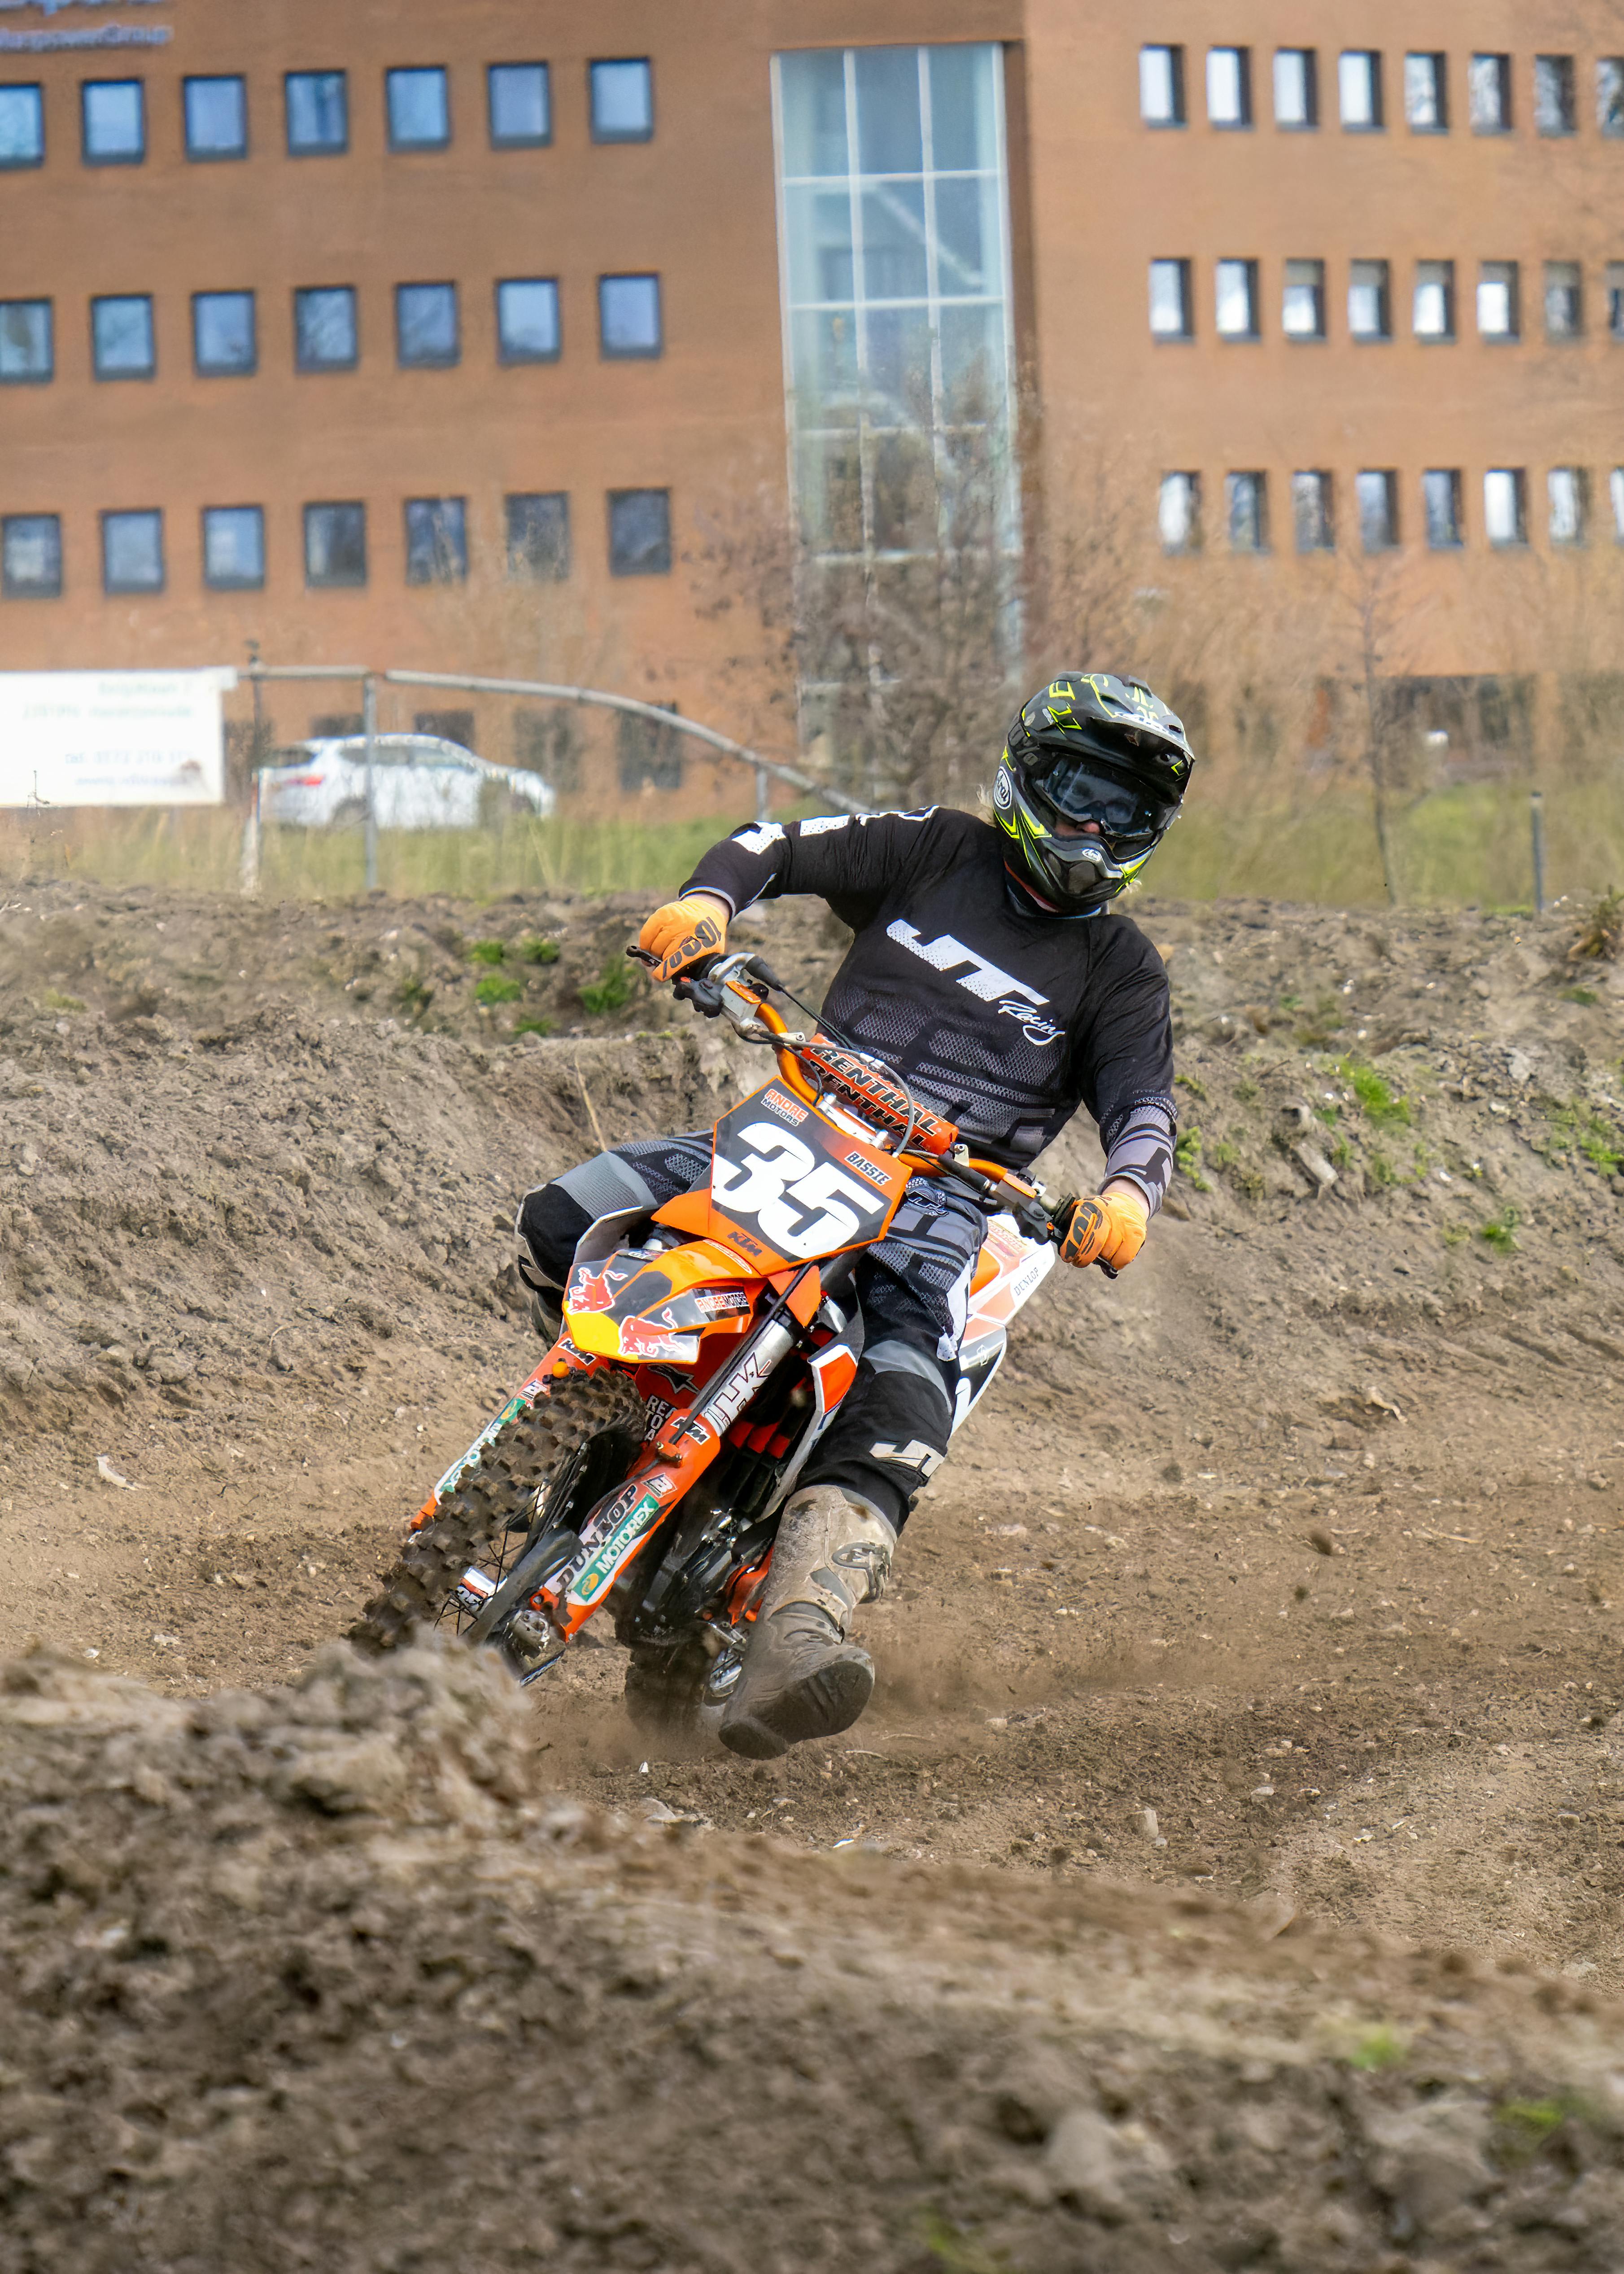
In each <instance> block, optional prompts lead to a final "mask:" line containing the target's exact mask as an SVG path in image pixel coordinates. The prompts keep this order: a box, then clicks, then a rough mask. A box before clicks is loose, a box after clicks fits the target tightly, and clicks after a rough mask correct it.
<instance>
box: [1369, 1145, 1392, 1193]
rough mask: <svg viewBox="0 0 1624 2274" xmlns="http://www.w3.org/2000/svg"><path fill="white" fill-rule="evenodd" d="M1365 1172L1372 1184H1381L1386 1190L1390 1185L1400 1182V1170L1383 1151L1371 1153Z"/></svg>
mask: <svg viewBox="0 0 1624 2274" xmlns="http://www.w3.org/2000/svg"><path fill="white" fill-rule="evenodd" d="M1365 1175H1366V1176H1367V1177H1368V1178H1370V1180H1371V1182H1372V1185H1380V1186H1381V1188H1382V1190H1383V1191H1384V1192H1385V1191H1386V1190H1387V1186H1389V1185H1395V1184H1397V1182H1398V1171H1397V1170H1396V1169H1395V1167H1394V1165H1393V1163H1392V1162H1391V1161H1389V1160H1388V1158H1387V1155H1386V1154H1385V1153H1382V1152H1372V1154H1371V1156H1370V1157H1369V1159H1368V1160H1367V1161H1366V1162H1365Z"/></svg>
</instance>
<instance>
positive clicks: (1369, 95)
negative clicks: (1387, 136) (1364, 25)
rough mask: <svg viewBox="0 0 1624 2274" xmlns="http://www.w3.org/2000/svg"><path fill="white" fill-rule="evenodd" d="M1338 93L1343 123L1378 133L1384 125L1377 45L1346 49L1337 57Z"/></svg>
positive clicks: (1351, 128) (1353, 129) (1361, 131)
mask: <svg viewBox="0 0 1624 2274" xmlns="http://www.w3.org/2000/svg"><path fill="white" fill-rule="evenodd" d="M1336 94H1337V100H1338V102H1339V103H1340V105H1341V108H1342V124H1343V126H1344V127H1345V128H1346V129H1347V130H1348V131H1349V132H1350V133H1355V134H1373V133H1376V132H1378V131H1379V130H1380V126H1381V124H1382V115H1381V56H1380V53H1379V52H1378V51H1377V49H1374V48H1344V49H1343V50H1342V54H1341V55H1340V56H1338V57H1337V59H1336Z"/></svg>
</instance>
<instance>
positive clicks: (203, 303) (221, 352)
mask: <svg viewBox="0 0 1624 2274" xmlns="http://www.w3.org/2000/svg"><path fill="white" fill-rule="evenodd" d="M192 361H193V363H194V364H195V365H196V366H197V370H198V373H199V376H200V377H202V378H204V379H227V378H233V379H235V378H239V377H241V376H243V375H244V373H248V372H251V371H252V370H253V369H254V368H255V366H256V365H257V364H258V362H259V350H258V343H257V341H256V338H255V324H254V296H253V294H252V292H194V293H193V294H192Z"/></svg>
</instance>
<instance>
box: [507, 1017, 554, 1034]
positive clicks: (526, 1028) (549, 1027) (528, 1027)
mask: <svg viewBox="0 0 1624 2274" xmlns="http://www.w3.org/2000/svg"><path fill="white" fill-rule="evenodd" d="M513 1031H514V1033H515V1035H551V1034H553V1033H554V1032H555V1031H556V1029H555V1028H554V1027H553V1021H552V1020H551V1019H515V1020H514V1022H513Z"/></svg>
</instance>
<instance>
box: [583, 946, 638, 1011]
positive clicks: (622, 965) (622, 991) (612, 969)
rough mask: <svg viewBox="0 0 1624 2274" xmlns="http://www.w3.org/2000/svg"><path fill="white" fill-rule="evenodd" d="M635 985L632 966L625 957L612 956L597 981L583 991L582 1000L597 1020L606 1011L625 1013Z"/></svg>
mask: <svg viewBox="0 0 1624 2274" xmlns="http://www.w3.org/2000/svg"><path fill="white" fill-rule="evenodd" d="M635 984H636V983H635V980H634V978H633V976H632V968H631V965H630V964H629V963H628V961H627V960H625V958H624V957H621V956H613V955H612V956H611V957H610V959H609V960H608V962H607V963H605V966H604V968H603V969H602V971H601V972H600V973H599V974H598V978H597V979H596V981H595V982H593V983H591V984H590V985H589V986H586V987H583V989H582V990H581V1000H582V1001H583V1003H584V1004H585V1005H586V1007H587V1009H588V1010H589V1011H590V1012H591V1013H592V1014H593V1016H594V1017H595V1018H601V1017H602V1016H603V1014H604V1013H605V1012H606V1011H623V1010H624V1009H625V1008H626V1005H628V1003H629V1002H630V1001H631V999H632V993H633V990H634V988H635Z"/></svg>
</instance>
